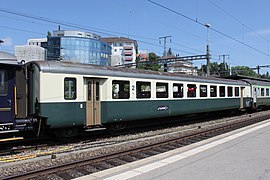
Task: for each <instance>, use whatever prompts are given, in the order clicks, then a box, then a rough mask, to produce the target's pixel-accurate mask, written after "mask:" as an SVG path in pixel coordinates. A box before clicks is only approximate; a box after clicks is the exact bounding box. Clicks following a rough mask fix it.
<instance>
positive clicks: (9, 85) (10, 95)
mask: <svg viewBox="0 0 270 180" xmlns="http://www.w3.org/2000/svg"><path fill="white" fill-rule="evenodd" d="M14 74H15V73H14V71H13V70H7V69H0V124H5V123H13V121H14V99H15V98H14V91H15V89H14V84H15V75H14Z"/></svg>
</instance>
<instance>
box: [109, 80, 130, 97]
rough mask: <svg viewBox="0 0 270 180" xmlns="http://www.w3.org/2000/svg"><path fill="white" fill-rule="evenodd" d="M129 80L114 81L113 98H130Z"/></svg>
mask: <svg viewBox="0 0 270 180" xmlns="http://www.w3.org/2000/svg"><path fill="white" fill-rule="evenodd" d="M129 84H130V83H129V81H113V82H112V98H113V99H129V97H130V95H129Z"/></svg>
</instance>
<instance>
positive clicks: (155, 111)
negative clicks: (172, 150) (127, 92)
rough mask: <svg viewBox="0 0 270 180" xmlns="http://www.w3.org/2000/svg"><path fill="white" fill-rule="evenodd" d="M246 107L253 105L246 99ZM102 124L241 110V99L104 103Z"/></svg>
mask: <svg viewBox="0 0 270 180" xmlns="http://www.w3.org/2000/svg"><path fill="white" fill-rule="evenodd" d="M243 104H244V107H247V106H250V105H251V99H250V98H244V103H243ZM101 108H102V109H101V112H102V114H101V119H102V123H113V122H120V121H131V120H140V119H151V118H157V117H169V116H180V115H186V114H194V113H203V112H213V111H221V110H229V109H239V108H240V98H223V99H188V100H187V99H185V100H184V99H183V100H157V101H155V100H151V101H149V100H145V101H132V102H131V101H122V102H120V101H107V102H102V107H101Z"/></svg>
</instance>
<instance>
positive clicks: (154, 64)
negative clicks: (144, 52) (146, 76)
mask: <svg viewBox="0 0 270 180" xmlns="http://www.w3.org/2000/svg"><path fill="white" fill-rule="evenodd" d="M157 58H158V56H157V55H156V54H155V53H153V52H151V53H149V54H148V62H143V63H142V64H140V62H138V66H137V68H138V69H148V70H153V71H158V70H159V69H160V65H159V64H158V61H157Z"/></svg>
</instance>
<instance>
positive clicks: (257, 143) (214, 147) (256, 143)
mask: <svg viewBox="0 0 270 180" xmlns="http://www.w3.org/2000/svg"><path fill="white" fill-rule="evenodd" d="M77 179H79V180H84V179H106V180H113V179H121V180H122V179H134V180H143V179H172V180H173V179H175V180H179V179H181V180H185V179H187V180H197V179H198V180H203V179H205V180H206V179H207V180H211V179H213V180H216V179H237V180H239V179H245V180H246V179H260V180H263V179H270V120H266V121H264V122H260V123H257V124H254V125H251V126H248V127H245V128H242V129H239V130H236V131H233V132H230V133H226V134H223V135H219V136H216V137H214V138H210V139H207V140H204V141H201V142H198V143H194V144H191V145H189V146H185V147H182V148H179V149H175V150H173V151H169V152H166V153H163V154H159V155H156V156H152V157H149V158H146V159H142V160H139V161H136V162H133V163H129V164H126V165H122V166H118V167H115V168H112V169H108V170H105V171H101V172H98V173H94V174H91V175H88V176H84V177H80V178H77Z"/></svg>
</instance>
